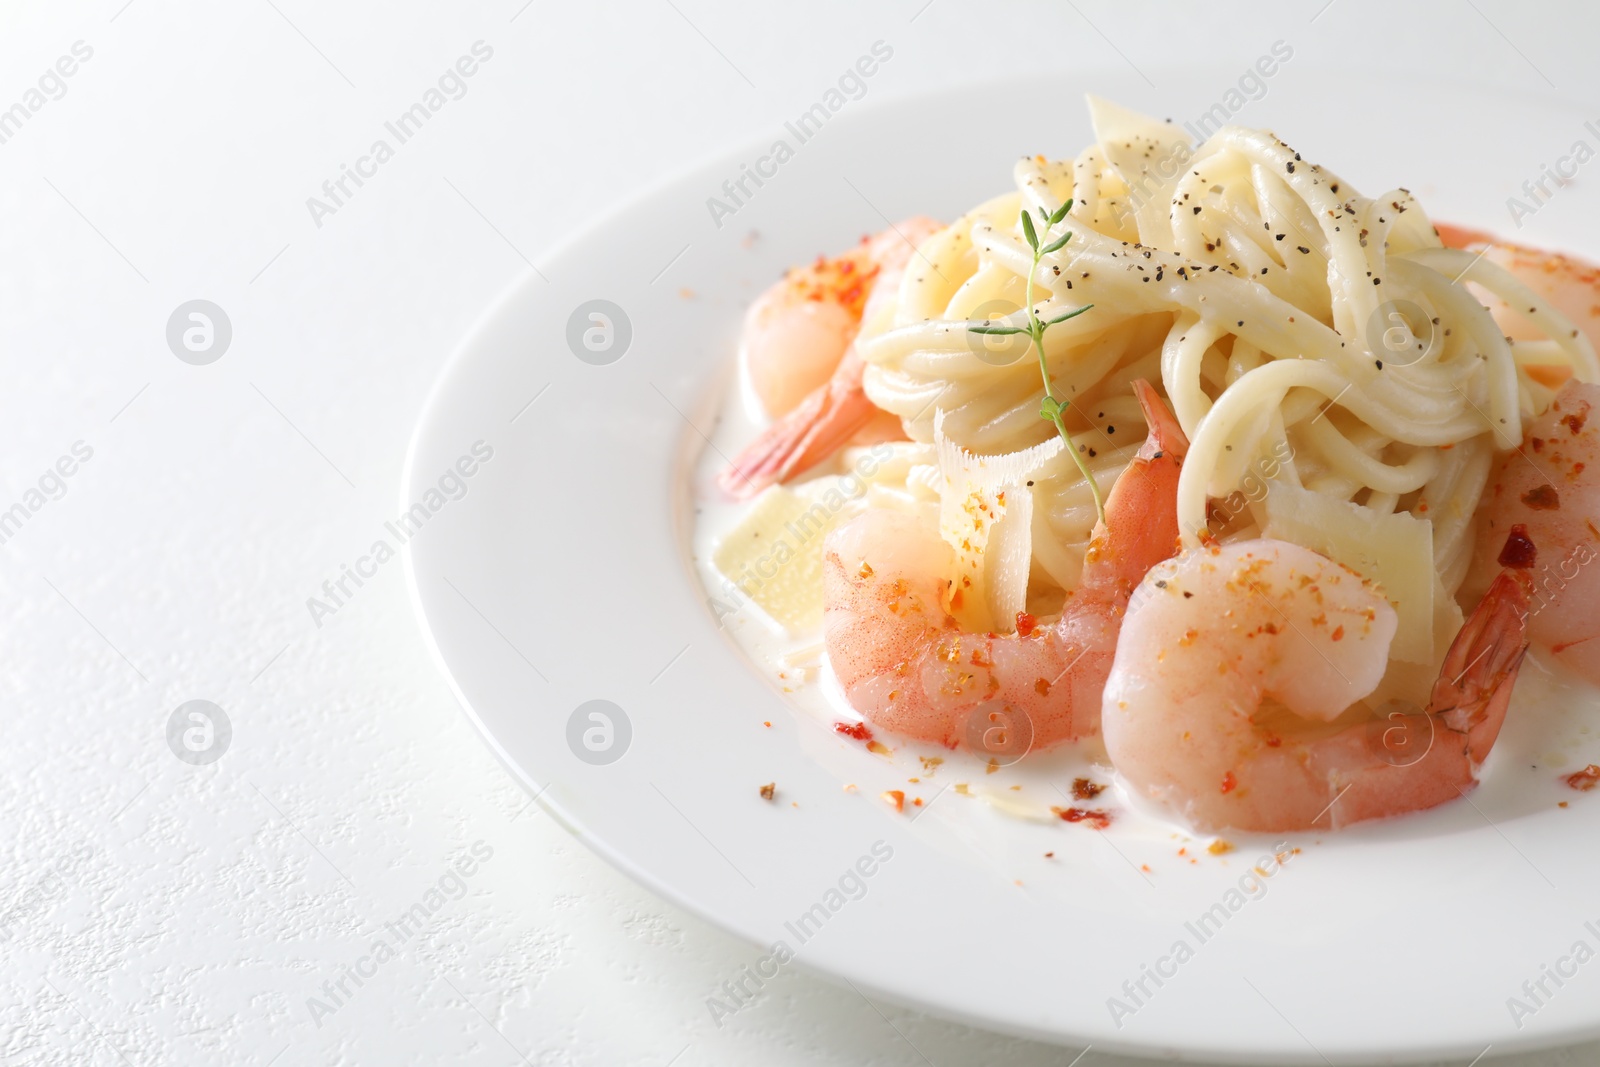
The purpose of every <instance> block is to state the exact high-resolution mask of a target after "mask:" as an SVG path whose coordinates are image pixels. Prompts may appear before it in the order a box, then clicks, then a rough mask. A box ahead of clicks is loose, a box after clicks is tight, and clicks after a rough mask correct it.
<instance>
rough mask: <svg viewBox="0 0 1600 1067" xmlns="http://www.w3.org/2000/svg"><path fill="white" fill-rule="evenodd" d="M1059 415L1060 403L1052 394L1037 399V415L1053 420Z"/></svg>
mask: <svg viewBox="0 0 1600 1067" xmlns="http://www.w3.org/2000/svg"><path fill="white" fill-rule="evenodd" d="M1060 415H1061V404H1060V403H1059V402H1058V401H1057V400H1056V398H1055V397H1053V396H1047V397H1045V398H1044V399H1043V400H1040V401H1039V417H1040V418H1043V419H1048V420H1050V421H1051V422H1055V421H1056V419H1057V418H1059V417H1060Z"/></svg>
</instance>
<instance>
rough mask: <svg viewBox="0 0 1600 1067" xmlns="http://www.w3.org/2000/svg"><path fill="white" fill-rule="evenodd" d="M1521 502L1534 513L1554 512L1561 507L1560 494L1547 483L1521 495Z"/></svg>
mask: <svg viewBox="0 0 1600 1067" xmlns="http://www.w3.org/2000/svg"><path fill="white" fill-rule="evenodd" d="M1522 502H1523V504H1525V505H1527V506H1528V507H1530V508H1532V509H1533V510H1534V511H1556V510H1558V509H1559V508H1560V507H1561V494H1560V493H1558V492H1556V487H1555V486H1553V485H1550V484H1548V483H1546V484H1545V485H1536V486H1534V487H1533V488H1532V489H1529V490H1528V491H1527V492H1526V493H1523V494H1522Z"/></svg>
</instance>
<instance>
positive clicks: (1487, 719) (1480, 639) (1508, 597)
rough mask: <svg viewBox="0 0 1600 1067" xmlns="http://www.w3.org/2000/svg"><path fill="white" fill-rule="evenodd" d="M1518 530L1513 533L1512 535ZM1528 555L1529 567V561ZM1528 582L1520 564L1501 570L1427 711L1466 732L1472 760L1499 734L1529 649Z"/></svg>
mask: <svg viewBox="0 0 1600 1067" xmlns="http://www.w3.org/2000/svg"><path fill="white" fill-rule="evenodd" d="M1517 536H1518V535H1517V534H1512V537H1513V538H1516V537H1517ZM1532 562H1533V561H1532V557H1531V556H1530V557H1529V558H1528V565H1531V564H1532ZM1532 590H1533V581H1532V579H1531V578H1529V576H1528V571H1527V570H1526V569H1525V567H1524V566H1523V565H1520V564H1519V565H1517V566H1508V567H1506V568H1505V569H1504V570H1502V571H1501V572H1500V574H1499V575H1498V576H1497V577H1496V578H1495V580H1494V582H1493V583H1492V584H1491V585H1490V586H1489V591H1488V592H1487V593H1485V594H1484V596H1483V599H1482V600H1480V601H1479V602H1478V606H1477V607H1476V608H1474V609H1473V611H1472V614H1471V615H1470V616H1469V617H1468V618H1467V621H1466V623H1465V624H1464V625H1463V626H1462V627H1461V632H1460V633H1458V634H1457V635H1456V639H1455V641H1454V642H1453V643H1452V644H1451V645H1450V651H1449V652H1447V653H1445V657H1444V665H1443V666H1442V667H1441V668H1440V669H1439V679H1438V681H1436V682H1434V684H1433V697H1432V699H1431V700H1430V701H1429V704H1428V711H1429V713H1430V714H1435V715H1438V716H1439V717H1440V718H1441V719H1442V720H1443V721H1444V724H1445V725H1446V726H1448V727H1449V728H1450V729H1452V730H1454V731H1456V732H1457V733H1462V734H1465V735H1466V736H1467V751H1468V753H1469V755H1471V757H1472V762H1473V763H1474V764H1478V763H1482V762H1483V761H1484V759H1485V758H1486V757H1487V756H1488V755H1489V750H1490V749H1491V748H1493V747H1494V742H1495V739H1496V738H1497V737H1499V736H1500V727H1501V726H1503V725H1504V724H1505V719H1506V709H1507V707H1509V706H1510V704H1511V690H1512V687H1513V686H1514V685H1515V683H1516V680H1517V669H1518V668H1519V667H1520V666H1521V665H1522V657H1523V656H1524V655H1525V654H1526V653H1527V651H1528V635H1527V624H1528V604H1529V601H1530V597H1531V593H1532Z"/></svg>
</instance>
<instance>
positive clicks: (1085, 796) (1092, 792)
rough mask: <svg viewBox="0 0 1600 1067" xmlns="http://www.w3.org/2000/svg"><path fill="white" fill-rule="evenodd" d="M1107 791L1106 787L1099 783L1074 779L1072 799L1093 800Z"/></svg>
mask: <svg viewBox="0 0 1600 1067" xmlns="http://www.w3.org/2000/svg"><path fill="white" fill-rule="evenodd" d="M1105 789H1106V787H1105V786H1103V785H1101V784H1100V783H1099V782H1091V781H1090V780H1089V779H1087V778H1074V779H1073V780H1072V799H1073V800H1093V799H1094V798H1095V797H1097V796H1099V795H1100V794H1101V793H1103V792H1105Z"/></svg>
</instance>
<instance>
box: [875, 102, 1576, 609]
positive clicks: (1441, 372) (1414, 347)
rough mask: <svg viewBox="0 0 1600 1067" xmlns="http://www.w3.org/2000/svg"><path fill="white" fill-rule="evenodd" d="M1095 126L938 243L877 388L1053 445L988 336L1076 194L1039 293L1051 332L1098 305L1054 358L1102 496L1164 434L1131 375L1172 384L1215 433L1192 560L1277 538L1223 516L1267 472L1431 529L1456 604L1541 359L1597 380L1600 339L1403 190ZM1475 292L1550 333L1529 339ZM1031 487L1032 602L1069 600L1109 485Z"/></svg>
mask: <svg viewBox="0 0 1600 1067" xmlns="http://www.w3.org/2000/svg"><path fill="white" fill-rule="evenodd" d="M1097 123H1098V124H1099V126H1100V127H1101V128H1100V134H1101V137H1100V143H1098V144H1095V145H1091V146H1090V147H1089V148H1087V149H1086V150H1085V151H1084V152H1083V153H1082V154H1081V155H1079V156H1078V158H1077V159H1076V160H1072V161H1070V162H1052V161H1047V160H1045V159H1043V158H1041V157H1030V158H1025V159H1023V160H1021V161H1020V162H1019V163H1018V164H1017V165H1016V167H1015V183H1016V191H1015V192H1012V193H1009V194H1006V195H1003V196H999V197H996V198H995V199H993V200H990V201H988V202H986V203H984V204H981V205H979V206H978V207H976V208H974V209H973V210H972V211H970V212H969V213H968V214H967V215H965V216H963V217H962V218H961V219H959V220H958V221H957V222H955V223H954V224H953V225H951V226H950V227H948V228H947V229H945V230H944V231H943V232H941V233H939V234H937V235H936V236H934V237H933V238H931V239H929V240H928V241H926V242H925V243H924V244H923V245H922V246H921V248H920V249H919V251H918V254H917V256H916V257H915V258H914V259H913V260H912V262H911V264H910V266H909V268H908V269H907V271H906V274H905V278H904V280H903V282H902V283H901V286H900V288H899V291H898V296H897V299H896V301H895V305H894V308H893V312H892V316H890V317H889V318H888V319H887V322H886V324H884V325H882V326H881V327H880V328H879V330H878V332H876V333H875V334H874V335H873V336H870V337H866V336H864V337H863V338H862V339H860V340H859V341H858V349H859V351H860V354H861V356H862V357H863V358H864V359H865V361H866V363H867V370H866V374H865V379H864V381H865V389H866V394H867V396H868V397H869V398H870V399H871V400H872V402H873V403H874V404H876V405H877V406H878V407H880V408H882V409H884V410H885V411H889V412H892V413H894V414H895V415H898V416H900V417H901V419H902V420H903V424H904V427H905V431H906V434H907V435H908V436H909V437H910V438H911V439H912V441H914V442H923V443H931V442H932V441H933V439H934V427H935V419H936V417H937V418H940V419H941V428H942V432H943V434H944V435H945V436H947V437H948V438H949V439H950V440H952V441H954V442H956V443H957V444H959V445H960V446H962V447H963V448H965V449H966V450H968V451H969V452H971V453H974V454H978V455H998V454H1003V453H1011V452H1017V451H1020V450H1021V449H1024V448H1027V447H1029V446H1033V445H1037V444H1039V443H1040V442H1043V441H1046V440H1047V439H1049V438H1050V437H1051V434H1052V430H1051V426H1050V424H1049V423H1048V422H1045V421H1043V420H1041V419H1040V417H1039V406H1040V401H1041V399H1042V396H1043V387H1042V382H1041V379H1040V374H1039V367H1038V365H1037V363H1036V362H1035V361H1034V360H1033V359H1032V358H1029V357H1028V356H1027V354H1026V352H1025V351H1023V346H1022V345H1021V344H1018V343H1017V342H1018V340H1019V338H1018V337H1013V338H1007V339H1001V340H1002V341H1006V342H1010V343H1009V344H1006V343H996V339H994V338H986V337H984V336H982V335H975V334H973V333H972V332H971V331H970V328H969V324H970V323H971V322H972V321H973V320H1002V321H1005V322H1012V323H1018V324H1021V323H1024V322H1025V321H1026V313H1025V312H1024V311H1023V309H1022V303H1023V300H1024V297H1023V293H1024V290H1025V285H1026V281H1027V274H1028V272H1029V270H1030V267H1031V264H1032V254H1031V252H1030V249H1029V247H1028V245H1027V244H1026V243H1025V241H1024V237H1023V234H1022V232H1021V228H1020V225H1019V218H1020V214H1021V213H1022V212H1023V211H1034V212H1037V213H1038V214H1039V215H1041V216H1048V215H1049V214H1050V213H1052V212H1054V211H1055V210H1056V209H1057V208H1058V207H1059V206H1060V205H1061V204H1062V203H1063V202H1064V201H1066V200H1067V199H1069V198H1070V199H1071V200H1072V201H1073V204H1072V208H1071V211H1070V213H1069V216H1068V218H1069V223H1070V226H1071V229H1072V231H1073V234H1074V236H1073V238H1072V240H1071V241H1069V242H1068V243H1067V244H1066V245H1065V246H1064V247H1062V248H1061V249H1059V250H1058V251H1056V252H1053V253H1050V254H1048V255H1046V256H1044V257H1043V258H1042V260H1041V261H1040V264H1039V270H1038V273H1037V274H1036V276H1035V277H1034V279H1033V281H1034V286H1035V290H1034V292H1035V295H1036V297H1038V296H1040V295H1042V296H1043V301H1042V303H1040V304H1039V305H1038V314H1039V316H1040V317H1041V318H1049V317H1051V316H1052V315H1053V314H1055V313H1056V312H1058V311H1061V310H1066V309H1070V308H1073V307H1077V306H1081V305H1084V304H1092V305H1094V308H1093V311H1092V313H1090V314H1085V315H1082V316H1080V317H1078V318H1075V319H1072V320H1070V321H1068V322H1065V323H1062V324H1061V325H1060V326H1059V327H1056V328H1054V329H1051V330H1050V331H1049V332H1048V333H1047V334H1046V336H1045V338H1044V341H1043V344H1044V348H1045V356H1046V360H1047V362H1048V365H1049V369H1050V374H1051V376H1052V378H1053V380H1054V381H1055V383H1056V387H1057V394H1058V395H1060V396H1062V397H1063V399H1064V400H1065V401H1070V407H1069V411H1068V414H1067V425H1068V428H1069V429H1070V430H1071V431H1072V433H1073V440H1074V443H1075V445H1076V447H1077V448H1078V449H1079V450H1080V453H1081V454H1082V455H1083V456H1084V457H1085V458H1086V459H1087V461H1088V463H1089V465H1090V468H1091V469H1092V470H1093V471H1094V472H1095V474H1096V476H1097V478H1098V480H1100V481H1101V482H1102V483H1103V484H1104V483H1108V482H1110V481H1111V480H1112V479H1114V478H1115V476H1116V474H1117V473H1118V472H1120V471H1121V469H1122V468H1123V466H1124V465H1125V464H1126V463H1127V461H1128V458H1129V457H1130V456H1131V455H1132V453H1133V451H1134V449H1135V448H1136V447H1137V445H1138V444H1139V442H1140V440H1141V439H1142V437H1143V434H1144V425H1143V421H1142V419H1141V418H1140V413H1139V407H1138V404H1137V403H1136V402H1135V401H1134V399H1133V397H1132V394H1131V391H1130V383H1131V382H1132V381H1133V380H1134V379H1137V378H1147V379H1150V380H1159V382H1160V383H1161V385H1162V388H1163V391H1164V392H1165V394H1166V396H1167V398H1168V400H1169V402H1170V404H1171V406H1172V408H1173V410H1174V412H1175V413H1176V415H1177V418H1178V420H1179V422H1180V423H1181V425H1182V427H1183V430H1184V431H1185V432H1186V433H1187V434H1188V436H1189V437H1190V439H1191V449H1190V452H1189V457H1188V460H1187V462H1186V464H1185V466H1184V469H1183V473H1182V479H1181V482H1180V486H1179V519H1180V523H1179V524H1180V528H1181V530H1182V535H1183V539H1184V542H1185V544H1186V545H1189V546H1192V545H1193V544H1195V543H1196V542H1197V541H1198V540H1199V539H1201V538H1202V537H1204V536H1206V535H1207V533H1209V534H1211V535H1214V536H1219V537H1233V536H1244V535H1249V534H1253V533H1255V532H1257V531H1259V530H1260V529H1261V528H1263V527H1264V526H1265V524H1266V521H1267V520H1266V516H1265V514H1264V512H1263V509H1262V506H1261V500H1260V499H1257V498H1255V497H1254V496H1253V495H1252V496H1251V497H1250V498H1247V499H1246V500H1245V501H1244V502H1243V506H1242V507H1239V508H1238V509H1237V510H1233V511H1230V512H1225V513H1224V514H1222V515H1219V514H1218V509H1217V508H1216V507H1215V504H1214V503H1212V504H1211V505H1210V506H1209V507H1208V501H1210V502H1215V501H1216V500H1226V499H1228V498H1230V497H1233V498H1234V499H1237V498H1238V492H1239V490H1240V489H1241V488H1242V487H1246V486H1248V485H1251V484H1253V483H1254V482H1259V481H1261V480H1263V479H1262V478H1261V476H1260V473H1259V471H1260V468H1261V467H1262V466H1263V465H1265V466H1267V467H1268V468H1269V473H1270V476H1271V477H1272V478H1273V479H1275V480H1277V481H1280V482H1286V483H1288V484H1290V485H1293V486H1296V487H1299V488H1303V489H1305V490H1309V491H1312V492H1315V493H1317V494H1321V495H1325V496H1331V497H1334V498H1337V499H1339V500H1342V501H1348V502H1351V503H1353V504H1355V505H1357V506H1359V508H1360V509H1361V512H1352V513H1351V514H1352V516H1354V517H1353V518H1352V519H1351V520H1350V521H1352V522H1357V523H1359V522H1361V521H1363V519H1362V516H1363V514H1365V515H1367V516H1368V517H1372V518H1375V517H1377V516H1381V515H1389V514H1394V513H1407V514H1410V515H1413V516H1416V517H1418V518H1421V519H1426V520H1428V522H1429V523H1430V524H1431V530H1432V538H1433V565H1434V568H1435V570H1436V572H1437V574H1438V576H1439V579H1440V583H1441V585H1442V587H1443V589H1444V590H1446V591H1447V592H1449V593H1451V594H1453V593H1454V592H1455V591H1456V589H1457V588H1458V587H1459V586H1460V585H1461V583H1462V580H1463V578H1464V576H1465V575H1466V573H1467V570H1468V564H1469V561H1470V553H1471V547H1472V538H1471V536H1469V535H1470V532H1471V527H1472V521H1473V515H1474V511H1475V509H1476V506H1477V503H1478V500H1479V497H1480V496H1481V494H1482V492H1483V489H1484V485H1485V483H1486V480H1487V478H1488V475H1489V471H1490V467H1491V464H1492V462H1493V459H1494V456H1495V454H1496V452H1497V451H1499V450H1503V449H1506V448H1509V447H1511V446H1513V445H1514V444H1515V443H1517V442H1519V441H1521V439H1522V435H1523V426H1524V422H1525V420H1527V419H1529V418H1530V417H1532V416H1533V415H1535V414H1537V413H1539V412H1542V411H1543V410H1544V409H1545V408H1546V407H1547V406H1548V405H1549V403H1550V399H1551V396H1552V393H1553V391H1552V389H1551V388H1550V387H1549V386H1548V385H1546V384H1542V383H1541V382H1540V381H1539V380H1538V379H1536V378H1535V377H1533V376H1531V375H1530V374H1529V373H1528V370H1527V367H1528V366H1529V365H1530V364H1540V365H1565V366H1566V367H1568V368H1570V369H1571V370H1572V372H1574V373H1575V375H1576V376H1577V377H1579V378H1581V379H1584V380H1591V381H1592V380H1595V379H1596V377H1600V364H1597V362H1596V357H1595V352H1594V349H1593V348H1592V346H1591V345H1590V343H1589V341H1588V340H1587V339H1585V337H1584V336H1583V334H1582V333H1581V332H1579V331H1578V330H1577V329H1575V328H1574V326H1573V324H1572V323H1571V322H1570V321H1568V320H1567V319H1566V318H1565V317H1563V316H1562V315H1561V314H1560V313H1559V312H1558V311H1557V310H1556V309H1555V308H1554V307H1552V306H1551V305H1550V303H1549V302H1548V301H1547V300H1545V299H1544V298H1543V297H1542V296H1540V295H1539V294H1536V293H1534V292H1532V291H1530V290H1529V289H1528V288H1527V287H1526V286H1525V285H1523V284H1522V283H1521V282H1519V281H1518V280H1517V279H1516V278H1514V277H1513V276H1512V275H1511V274H1510V273H1508V272H1507V271H1505V270H1504V269H1502V268H1501V267H1499V266H1497V265H1496V264H1495V263H1494V262H1492V261H1490V260H1488V259H1486V258H1484V257H1483V256H1481V255H1475V254H1474V253H1472V252H1469V251H1462V250H1457V249H1449V248H1445V247H1444V246H1443V244H1442V242H1441V241H1440V239H1439V237H1438V235H1437V233H1436V232H1435V230H1434V227H1433V225H1432V224H1431V223H1430V222H1429V220H1428V218H1427V216H1426V215H1425V214H1424V212H1423V211H1422V209H1421V208H1420V206H1419V205H1418V204H1417V202H1416V201H1415V199H1414V198H1413V197H1412V195H1411V194H1410V193H1409V192H1407V191H1406V190H1404V189H1395V190H1392V191H1390V192H1387V193H1384V194H1382V195H1380V196H1377V197H1367V196H1363V195H1361V194H1359V193H1357V192H1356V190H1355V189H1353V188H1351V187H1350V185H1349V184H1348V183H1347V182H1345V181H1343V180H1341V179H1340V178H1338V177H1337V176H1335V175H1334V174H1332V173H1331V172H1329V171H1328V170H1326V169H1325V168H1323V167H1321V166H1319V165H1317V164H1313V163H1309V162H1306V161H1304V160H1302V159H1301V157H1300V155H1299V154H1298V153H1297V152H1295V151H1294V150H1293V149H1292V148H1290V147H1289V146H1288V145H1286V144H1284V143H1283V142H1281V141H1280V140H1278V139H1277V138H1276V137H1274V136H1273V135H1271V134H1270V133H1267V132H1264V131H1259V130H1251V129H1244V128H1239V127H1228V128H1225V129H1223V130H1221V131H1219V132H1218V133H1216V134H1215V135H1214V136H1213V137H1211V139H1210V140H1208V141H1207V142H1206V143H1205V144H1204V145H1202V146H1200V147H1199V148H1198V149H1190V148H1189V147H1188V145H1187V142H1186V141H1185V140H1184V139H1183V135H1182V134H1181V132H1180V131H1179V130H1178V129H1177V128H1176V127H1172V126H1167V125H1165V124H1155V123H1151V122H1148V121H1139V120H1135V119H1132V118H1130V117H1129V116H1127V115H1126V113H1122V112H1119V111H1117V110H1115V109H1111V108H1101V109H1100V111H1099V112H1098V113H1097ZM1469 286H1476V287H1479V288H1480V289H1481V290H1483V291H1487V293H1489V294H1492V295H1493V296H1494V297H1498V298H1500V299H1501V300H1503V301H1504V302H1505V303H1506V304H1507V305H1508V306H1509V307H1511V308H1514V309H1516V310H1517V312H1519V313H1520V314H1521V315H1522V316H1523V317H1524V318H1525V320H1526V322H1527V325H1528V326H1529V327H1530V328H1531V330H1532V331H1533V332H1535V333H1537V334H1538V337H1537V338H1534V339H1529V340H1519V341H1511V340H1509V339H1508V338H1507V337H1506V336H1505V335H1504V332H1503V331H1502V329H1501V327H1500V326H1499V325H1497V324H1496V321H1495V319H1494V318H1493V317H1492V316H1491V314H1490V312H1489V310H1488V309H1487V308H1486V307H1485V305H1484V303H1483V302H1482V301H1481V300H1480V298H1479V295H1477V294H1476V293H1475V292H1474V290H1473V289H1472V288H1469ZM1419 311H1420V316H1419V314H1418V312H1419ZM1419 318H1420V321H1417V320H1419ZM1019 336H1020V340H1022V341H1026V339H1027V338H1026V335H1019ZM903 451H904V454H905V455H906V456H907V457H909V459H910V460H911V462H909V463H908V464H907V465H906V466H905V468H904V479H905V480H904V485H905V487H906V491H907V492H908V493H910V494H912V495H921V496H923V497H926V496H927V495H928V494H930V493H935V494H936V493H937V492H939V491H940V489H941V482H940V479H938V478H937V477H935V472H934V470H933V469H932V468H931V467H930V466H929V465H930V464H932V463H934V462H935V461H934V459H933V458H932V455H931V453H930V452H928V451H925V450H919V449H917V448H915V446H905V447H904V449H903ZM1025 488H1026V490H1027V491H1028V492H1030V493H1031V494H1032V496H1033V507H1032V534H1033V537H1032V552H1033V560H1032V564H1033V566H1032V574H1031V577H1030V596H1035V597H1037V596H1040V595H1045V596H1048V594H1049V593H1050V591H1051V590H1059V591H1065V590H1069V589H1071V588H1072V587H1073V585H1074V584H1075V582H1076V579H1077V574H1078V573H1079V570H1080V569H1081V566H1082V558H1083V553H1084V550H1085V547H1086V545H1087V544H1088V541H1089V536H1090V532H1091V529H1092V527H1093V525H1094V522H1095V517H1096V516H1095V510H1094V507H1093V503H1092V500H1091V497H1090V494H1089V492H1088V486H1087V484H1086V482H1085V479H1084V478H1083V477H1082V475H1081V474H1080V472H1079V470H1078V467H1077V466H1076V465H1075V464H1073V463H1071V462H1069V461H1068V458H1067V457H1066V456H1065V454H1064V453H1063V454H1058V455H1056V456H1055V457H1054V458H1053V459H1051V460H1050V461H1049V462H1048V463H1046V464H1045V465H1044V466H1042V467H1041V468H1040V469H1039V470H1038V472H1037V473H1036V474H1035V475H1034V476H1033V478H1032V479H1031V480H1030V481H1029V483H1028V485H1027V486H1026V487H1025Z"/></svg>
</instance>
